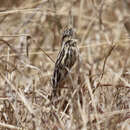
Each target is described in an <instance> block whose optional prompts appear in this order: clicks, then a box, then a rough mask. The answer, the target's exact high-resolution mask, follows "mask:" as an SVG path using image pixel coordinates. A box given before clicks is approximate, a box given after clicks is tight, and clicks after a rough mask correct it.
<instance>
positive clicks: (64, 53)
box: [52, 39, 78, 95]
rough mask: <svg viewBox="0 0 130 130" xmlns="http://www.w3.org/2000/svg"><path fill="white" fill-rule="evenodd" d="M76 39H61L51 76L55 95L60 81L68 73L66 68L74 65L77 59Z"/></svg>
mask: <svg viewBox="0 0 130 130" xmlns="http://www.w3.org/2000/svg"><path fill="white" fill-rule="evenodd" d="M76 45H77V40H76V39H70V40H68V41H65V42H64V41H63V43H62V47H61V50H60V52H59V54H58V57H57V60H56V63H55V68H54V73H53V77H52V86H53V93H54V95H56V90H57V88H58V87H59V85H60V83H61V82H62V81H64V79H65V78H66V76H67V75H68V70H71V68H72V67H73V66H74V64H75V62H76V60H77V54H78V53H77V46H76Z"/></svg>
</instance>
